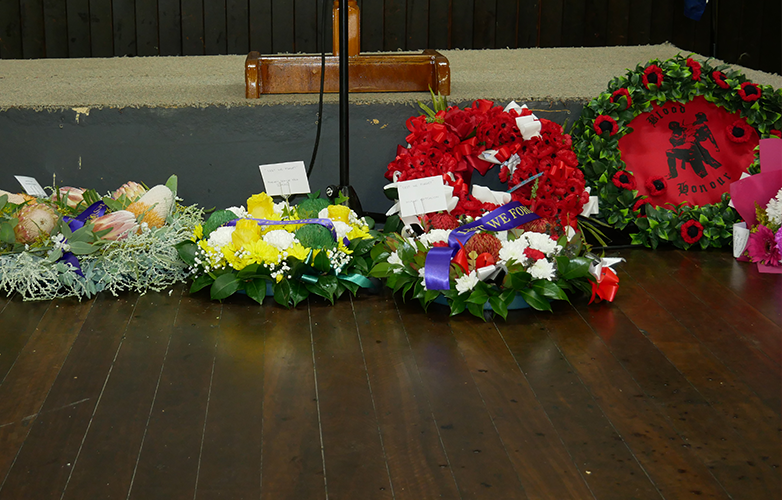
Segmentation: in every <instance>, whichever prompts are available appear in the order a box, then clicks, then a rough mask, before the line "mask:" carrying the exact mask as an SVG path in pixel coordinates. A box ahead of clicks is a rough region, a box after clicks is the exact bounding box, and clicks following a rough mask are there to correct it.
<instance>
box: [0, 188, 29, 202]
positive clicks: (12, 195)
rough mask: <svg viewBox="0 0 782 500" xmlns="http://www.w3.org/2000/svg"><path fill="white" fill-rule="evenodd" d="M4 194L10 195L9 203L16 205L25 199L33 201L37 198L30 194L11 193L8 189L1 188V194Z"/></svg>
mask: <svg viewBox="0 0 782 500" xmlns="http://www.w3.org/2000/svg"><path fill="white" fill-rule="evenodd" d="M3 195H6V196H8V203H13V204H15V205H21V204H22V203H24V202H25V201H32V200H34V199H35V197H34V196H30V195H29V194H17V193H10V192H8V191H3V190H2V189H0V196H3Z"/></svg>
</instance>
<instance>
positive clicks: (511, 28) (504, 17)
mask: <svg viewBox="0 0 782 500" xmlns="http://www.w3.org/2000/svg"><path fill="white" fill-rule="evenodd" d="M518 14H519V1H518V0H497V20H496V23H495V25H496V26H497V33H496V34H495V35H494V47H496V48H498V49H501V48H505V47H512V48H515V47H516V45H517V44H518V36H517V34H518V30H519V18H518Z"/></svg>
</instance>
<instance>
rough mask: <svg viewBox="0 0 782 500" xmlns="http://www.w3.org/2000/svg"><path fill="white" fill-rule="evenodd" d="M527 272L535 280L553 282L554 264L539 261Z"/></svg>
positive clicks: (543, 260) (542, 260)
mask: <svg viewBox="0 0 782 500" xmlns="http://www.w3.org/2000/svg"><path fill="white" fill-rule="evenodd" d="M527 272H528V273H530V274H531V275H532V277H533V278H534V279H537V280H540V279H544V280H549V281H553V280H554V263H553V262H549V261H548V260H546V259H540V260H539V261H537V262H535V263H534V264H532V265H531V266H530V267H529V269H527Z"/></svg>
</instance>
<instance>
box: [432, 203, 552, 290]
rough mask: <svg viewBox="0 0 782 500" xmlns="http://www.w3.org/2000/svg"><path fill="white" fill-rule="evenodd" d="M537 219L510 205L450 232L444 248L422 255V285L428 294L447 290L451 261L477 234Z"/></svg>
mask: <svg viewBox="0 0 782 500" xmlns="http://www.w3.org/2000/svg"><path fill="white" fill-rule="evenodd" d="M535 219H540V216H539V215H537V214H535V213H534V212H532V211H530V209H528V208H527V207H525V206H524V205H522V204H521V203H519V202H518V201H512V202H510V203H508V204H505V205H503V206H501V207H498V208H495V209H494V210H492V211H491V212H489V213H488V214H486V215H484V216H483V217H481V218H480V219H479V220H476V221H473V222H470V223H469V224H465V225H463V226H461V227H460V228H458V229H454V230H453V231H451V234H450V235H449V236H448V246H447V247H434V248H432V249H430V250H429V253H428V254H427V255H426V264H425V265H424V282H425V283H426V288H427V289H428V290H448V289H450V288H451V279H450V268H451V259H452V258H453V256H454V255H455V254H456V252H458V251H459V248H461V247H462V246H464V244H465V243H467V241H468V240H469V239H470V238H472V236H473V235H474V234H475V233H476V232H478V231H507V230H509V229H513V228H514V227H519V226H521V225H522V224H526V223H527V222H531V221H533V220H535Z"/></svg>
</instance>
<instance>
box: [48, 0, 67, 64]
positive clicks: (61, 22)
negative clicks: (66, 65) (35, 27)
mask: <svg viewBox="0 0 782 500" xmlns="http://www.w3.org/2000/svg"><path fill="white" fill-rule="evenodd" d="M67 19H68V15H67V10H66V4H65V0H44V2H43V25H44V39H45V40H46V57H68V24H67Z"/></svg>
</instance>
